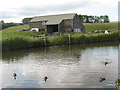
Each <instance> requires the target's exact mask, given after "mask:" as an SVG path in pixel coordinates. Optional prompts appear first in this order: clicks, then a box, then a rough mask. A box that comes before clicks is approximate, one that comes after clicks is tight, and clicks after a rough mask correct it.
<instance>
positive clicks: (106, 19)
mask: <svg viewBox="0 0 120 90" xmlns="http://www.w3.org/2000/svg"><path fill="white" fill-rule="evenodd" d="M109 22H110V20H109V17H108V16H107V15H105V16H104V23H109Z"/></svg>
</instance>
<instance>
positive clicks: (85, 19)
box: [79, 15, 110, 23]
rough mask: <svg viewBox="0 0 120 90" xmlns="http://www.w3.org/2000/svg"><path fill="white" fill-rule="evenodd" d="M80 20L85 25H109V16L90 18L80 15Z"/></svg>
mask: <svg viewBox="0 0 120 90" xmlns="http://www.w3.org/2000/svg"><path fill="white" fill-rule="evenodd" d="M79 17H80V20H81V21H82V22H83V23H109V22H110V20H109V16H107V15H101V16H92V15H90V16H88V15H79Z"/></svg>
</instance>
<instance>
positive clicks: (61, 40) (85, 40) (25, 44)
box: [2, 32, 120, 51]
mask: <svg viewBox="0 0 120 90" xmlns="http://www.w3.org/2000/svg"><path fill="white" fill-rule="evenodd" d="M111 41H115V42H119V41H120V36H119V32H112V33H109V34H90V35H87V34H80V35H71V36H70V37H68V36H67V35H62V36H59V37H56V38H53V39H49V36H47V37H45V38H40V39H27V38H23V37H14V38H9V39H5V40H2V51H11V50H16V49H27V48H35V47H45V46H54V45H69V44H89V43H101V42H111Z"/></svg>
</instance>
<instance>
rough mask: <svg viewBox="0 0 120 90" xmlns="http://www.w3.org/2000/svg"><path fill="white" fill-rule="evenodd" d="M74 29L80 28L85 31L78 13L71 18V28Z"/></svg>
mask: <svg viewBox="0 0 120 90" xmlns="http://www.w3.org/2000/svg"><path fill="white" fill-rule="evenodd" d="M75 29H80V30H81V31H82V32H84V31H85V27H84V25H83V24H82V22H81V20H80V17H79V16H78V15H75V17H74V19H73V30H75Z"/></svg>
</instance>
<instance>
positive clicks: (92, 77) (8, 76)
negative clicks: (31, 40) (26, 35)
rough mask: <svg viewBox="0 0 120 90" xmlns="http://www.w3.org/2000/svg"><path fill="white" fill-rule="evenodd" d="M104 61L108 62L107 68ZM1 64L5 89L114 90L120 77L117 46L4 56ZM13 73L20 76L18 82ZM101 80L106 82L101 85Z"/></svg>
mask: <svg viewBox="0 0 120 90" xmlns="http://www.w3.org/2000/svg"><path fill="white" fill-rule="evenodd" d="M105 61H108V62H109V64H107V65H106V66H105V65H104V62H105ZM1 62H2V66H3V68H2V70H3V72H2V78H3V79H2V87H3V88H74V87H75V88H93V87H94V88H101V87H105V88H109V87H110V88H111V87H114V82H115V80H116V79H117V77H118V46H117V44H116V43H113V44H112V43H106V44H87V45H68V46H51V47H47V48H35V49H25V50H16V51H10V52H3V56H2V61H1ZM13 73H17V78H16V80H15V79H14V78H13ZM45 76H47V77H48V79H47V81H46V82H45V81H44V77H45ZM100 77H105V78H106V80H105V81H103V82H99V78H100Z"/></svg>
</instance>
